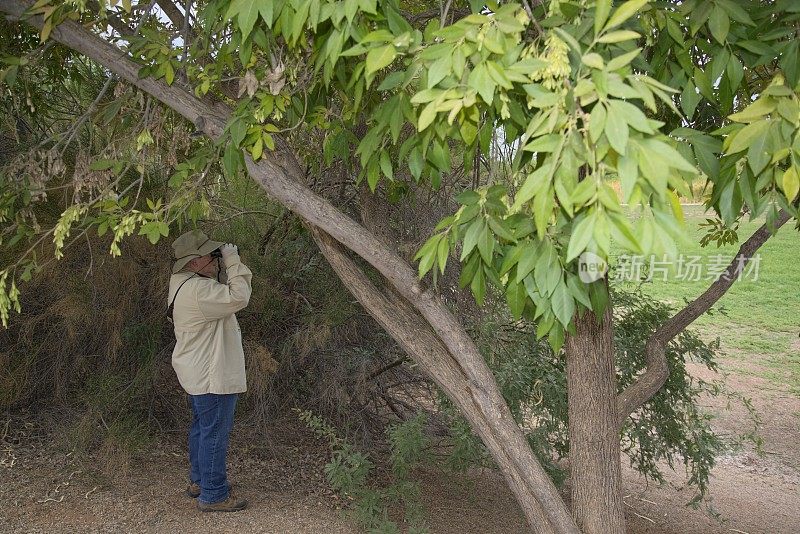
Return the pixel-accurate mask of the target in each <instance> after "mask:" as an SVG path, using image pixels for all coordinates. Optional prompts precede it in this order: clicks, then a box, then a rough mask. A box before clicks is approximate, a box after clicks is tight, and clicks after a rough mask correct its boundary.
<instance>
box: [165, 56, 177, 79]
mask: <svg viewBox="0 0 800 534" xmlns="http://www.w3.org/2000/svg"><path fill="white" fill-rule="evenodd" d="M164 81H165V82H167V85H172V82H173V81H175V69H173V68H172V62H171V61H167V62H166V63H164Z"/></svg>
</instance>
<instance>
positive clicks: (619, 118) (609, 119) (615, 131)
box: [603, 107, 628, 156]
mask: <svg viewBox="0 0 800 534" xmlns="http://www.w3.org/2000/svg"><path fill="white" fill-rule="evenodd" d="M603 131H604V132H605V134H606V137H607V138H608V143H609V144H610V145H611V148H613V149H614V150H615V151H616V152H617V154H620V155H623V156H624V155H625V152H626V151H627V147H628V123H627V121H626V120H625V117H624V116H623V115H622V114H621V113H619V112H618V111H617V112H615V111H614V110H613V109H612V108H611V107H609V109H608V114H607V116H606V127H605V129H604V130H603Z"/></svg>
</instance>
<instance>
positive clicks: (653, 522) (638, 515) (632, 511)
mask: <svg viewBox="0 0 800 534" xmlns="http://www.w3.org/2000/svg"><path fill="white" fill-rule="evenodd" d="M622 502H624V503H625V505H626V506H627V507H629V508H630V509H631V513H632V514H633V515H635V516H636V517H641V518H642V519H646V520H647V521H650V522H651V523H652V524H654V525H655V524H656V522H655V521H653V520H652V519H650V518H649V517H647V516H646V515H642V514H639V513H637V512H636V510H634V509H633V506H631V505H630V504H629V503H627V502H625V500H624V499H623V500H622Z"/></svg>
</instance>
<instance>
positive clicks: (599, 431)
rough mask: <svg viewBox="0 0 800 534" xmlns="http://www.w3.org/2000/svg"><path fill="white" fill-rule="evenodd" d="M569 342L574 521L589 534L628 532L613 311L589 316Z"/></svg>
mask: <svg viewBox="0 0 800 534" xmlns="http://www.w3.org/2000/svg"><path fill="white" fill-rule="evenodd" d="M575 329H576V332H575V334H574V335H570V336H568V337H567V339H566V341H565V344H564V348H565V352H566V357H567V395H568V410H569V463H570V471H571V473H572V476H571V478H570V483H571V484H570V486H571V492H572V516H573V517H574V518H575V521H576V523H577V524H578V528H580V529H581V531H582V532H584V533H585V534H614V533H623V532H625V516H624V513H623V508H622V474H621V467H620V444H619V442H620V437H619V431H618V430H617V424H616V420H617V402H616V400H617V399H616V395H617V380H616V368H615V366H614V337H613V325H612V314H611V307H610V306H609V307H608V308H607V310H606V312H605V313H604V315H603V316H602V317H600V318H598V317H597V316H596V315H595V314H593V313H589V312H587V313H584V314H583V316H581V317H578V318H576V320H575Z"/></svg>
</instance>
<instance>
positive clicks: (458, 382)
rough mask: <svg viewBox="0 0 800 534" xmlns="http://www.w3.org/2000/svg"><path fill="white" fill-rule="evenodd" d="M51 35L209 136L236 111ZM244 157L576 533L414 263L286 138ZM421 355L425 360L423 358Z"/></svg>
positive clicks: (532, 490) (508, 463) (15, 11)
mask: <svg viewBox="0 0 800 534" xmlns="http://www.w3.org/2000/svg"><path fill="white" fill-rule="evenodd" d="M29 5H31V3H30V2H21V1H18V0H17V1H13V0H0V11H2V12H4V13H5V14H6V15H7V17H8V18H14V19H18V18H19V17H20V16H21V15H22V14H23V12H24V11H25V9H26V7H27V6H29ZM27 22H29V23H31V24H33V25H35V26H38V27H40V26H41V19H40V18H38V17H36V18H32V19H27ZM51 38H53V39H55V40H57V41H59V42H61V43H62V44H64V45H66V46H68V47H70V48H72V49H73V50H76V51H77V52H79V53H81V54H84V55H86V56H87V57H89V58H91V59H92V60H94V61H96V62H98V63H100V64H102V65H103V66H105V67H106V68H108V69H109V70H110V71H112V72H114V73H115V74H117V75H118V76H119V77H120V78H122V79H125V80H126V81H128V82H129V83H131V84H133V85H135V86H137V87H139V88H140V89H142V90H143V91H146V92H148V93H149V94H151V95H152V96H154V97H155V98H157V99H158V100H160V101H161V102H163V103H164V104H165V105H167V106H169V107H170V108H172V109H173V110H175V111H176V112H178V113H179V114H181V115H182V116H184V117H185V118H187V119H188V120H190V121H192V122H194V123H195V125H196V126H197V127H198V129H199V130H201V131H202V132H203V133H205V134H206V135H209V136H210V137H212V138H217V137H219V136H220V135H221V134H222V133H223V131H224V128H225V124H226V122H227V119H228V117H229V116H230V110H229V109H228V108H227V107H226V106H223V105H220V104H216V105H215V104H212V103H211V102H208V101H201V100H199V99H197V98H195V97H194V96H193V95H192V94H190V93H189V92H187V91H185V90H184V89H182V88H180V87H176V86H168V85H166V84H165V83H163V82H161V81H155V80H152V79H149V78H145V79H139V78H138V76H137V73H138V70H139V66H138V65H137V64H136V63H134V62H132V61H130V60H129V59H128V58H127V57H126V54H125V53H124V52H122V51H120V50H119V49H117V48H115V47H113V46H111V45H110V44H108V43H107V42H105V41H104V40H102V39H100V38H99V37H97V36H95V35H93V34H91V33H89V32H88V31H87V30H85V29H84V28H82V27H81V26H79V25H77V24H75V23H72V22H69V21H67V22H64V23H63V24H61V25H59V26H58V27H57V28H55V29H54V30H53V32H52V34H51ZM246 162H247V169H248V172H249V173H250V175H251V177H252V178H253V179H255V180H256V181H257V182H258V183H260V184H261V185H262V187H263V188H264V189H265V190H266V192H267V193H268V194H269V195H270V196H271V197H272V198H274V199H275V200H276V201H278V202H280V203H281V204H283V205H284V206H286V207H287V208H288V209H290V210H292V211H294V212H296V213H297V214H298V215H299V216H301V217H302V218H303V219H305V220H306V221H308V222H309V223H310V224H311V225H313V226H317V227H319V228H321V229H322V230H323V231H324V232H325V233H326V234H327V235H329V236H330V237H331V238H333V239H334V240H336V241H338V242H339V243H341V244H342V245H344V246H345V247H347V248H349V249H351V250H353V251H354V252H356V253H357V254H358V255H359V256H361V257H362V258H364V259H365V260H366V261H367V262H369V263H370V264H371V265H372V266H373V267H375V268H376V269H377V270H378V271H379V272H380V273H381V274H382V275H383V276H384V278H385V279H386V280H387V282H388V283H390V284H391V285H392V286H393V287H394V288H395V289H396V290H397V292H398V293H399V294H400V295H402V297H403V298H404V299H405V300H406V301H407V303H408V305H409V306H411V308H413V309H414V310H415V312H414V313H417V314H419V317H420V318H421V319H424V321H425V323H423V324H424V325H425V327H426V328H430V329H431V331H432V332H433V334H434V336H435V338H436V340H437V343H438V344H439V346H441V347H444V351H443V352H441V353H439V354H438V356H439V357H438V358H436V362H437V363H438V364H439V365H438V366H437V367H432V368H431V369H432V371H433V372H434V373H442V374H441V375H434V378H435V379H436V380H437V382H439V383H440V384H442V385H443V387H444V388H445V391H446V392H447V393H448V394H450V395H451V396H453V397H454V401H456V403H457V404H458V405H459V407H461V409H462V410H464V413H465V416H466V417H467V418H468V420H469V421H470V422H471V423H472V424H473V428H474V429H475V431H476V432H477V433H478V434H479V435H480V436H481V437H482V438H483V439H484V442H485V444H486V446H487V448H488V449H489V451H490V452H491V454H492V456H493V457H494V459H495V460H496V461H497V463H498V466H499V467H500V469H501V471H502V472H503V474H504V476H505V477H506V480H507V481H508V483H509V485H510V487H511V488H512V490H514V492H515V495H516V496H517V498H518V499H519V500H520V505H521V507H522V509H523V511H524V512H525V513H526V516H527V519H528V521H529V523H530V524H531V526H532V527H533V528H534V529H535V530H536V531H538V532H550V531H554V532H559V533H561V532H565V533H566V532H570V533H576V532H578V530H577V527H576V526H575V522H574V521H573V519H572V518H571V516H570V514H569V512H568V511H567V508H566V506H565V504H564V502H563V500H562V499H561V498H560V496H559V494H558V491H557V490H556V488H555V486H554V485H553V484H552V482H551V481H550V479H549V478H548V477H547V475H546V473H545V472H544V470H543V469H542V467H541V465H540V464H539V462H538V461H537V460H536V458H535V456H533V453H532V451H531V449H530V447H529V446H528V443H527V441H526V440H525V437H524V435H523V433H522V432H521V430H520V429H519V427H518V426H517V424H516V423H515V422H514V420H513V417H512V416H511V413H510V410H509V409H508V406H507V405H506V403H505V401H504V400H503V398H502V396H501V395H500V392H499V390H498V388H497V384H496V382H495V380H494V377H493V375H492V374H491V371H490V370H489V368H488V367H487V365H486V363H485V362H484V360H483V358H482V356H481V354H480V353H479V351H478V350H477V347H476V346H475V344H474V342H473V341H472V340H471V339H470V337H469V336H468V335H467V333H466V332H465V331H464V328H463V327H462V326H461V325H460V324H459V323H458V321H457V320H456V319H455V317H454V316H453V315H452V314H451V313H450V312H449V310H448V309H447V307H446V306H445V305H444V304H443V303H442V302H441V300H440V299H439V298H438V297H437V296H436V295H435V293H433V292H432V291H431V290H429V289H426V288H424V287H423V286H422V285H421V284H420V282H419V280H417V278H416V274H415V272H414V270H413V269H412V268H411V266H409V265H408V264H407V263H405V262H404V261H403V260H402V259H401V258H400V257H399V256H397V254H395V253H394V252H393V251H391V250H389V249H388V248H387V247H386V246H385V245H383V244H382V243H381V242H380V241H379V240H377V239H375V237H374V236H372V235H371V234H370V233H369V232H367V231H366V230H365V229H364V228H363V227H361V226H360V225H358V224H357V223H356V222H354V221H353V220H351V219H349V218H348V217H347V216H346V215H344V214H343V213H341V212H340V211H338V210H337V209H336V208H335V207H334V206H332V205H331V204H330V203H328V202H327V201H326V200H325V199H323V198H321V197H319V196H318V195H316V194H315V193H314V192H313V191H311V190H310V189H309V188H308V187H306V186H305V185H304V184H303V183H301V182H300V181H299V179H298V178H299V177H302V176H303V170H302V169H301V168H300V166H299V164H298V162H297V161H296V160H295V159H294V157H293V155H292V154H291V151H289V150H288V149H287V147H286V146H285V145H283V144H282V143H281V145H280V146H279V150H278V151H277V152H276V153H275V154H273V157H270V158H268V159H266V160H262V161H261V162H259V163H258V164H256V163H254V162H253V161H252V160H251V159H250V158H249V157H246ZM362 275H363V273H362ZM354 287H356V286H355V285H354ZM365 302H366V303H367V305H369V306H372V307H371V308H369V311H370V312H371V313H373V314H374V315H375V316H376V317H379V316H381V314H383V315H385V313H386V310H385V308H384V307H383V306H382V305H379V304H375V303H376V302H380V301H376V300H375V299H365ZM392 324H394V323H392ZM393 328H394V327H393ZM390 333H392V334H393V335H394V336H396V339H397V341H398V342H399V343H400V344H401V345H403V344H404V343H405V344H406V345H407V343H408V342H407V333H406V331H405V330H402V329H400V330H398V329H394V331H390ZM413 335H416V333H414V334H413ZM420 354H421V352H420V351H414V352H411V353H410V355H411V356H412V357H414V358H419V357H420ZM439 360H442V361H441V362H440V361H439ZM423 361H424V362H426V363H428V365H430V363H431V362H430V361H429V360H423ZM423 361H420V363H421V364H423ZM548 523H549V524H548Z"/></svg>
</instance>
